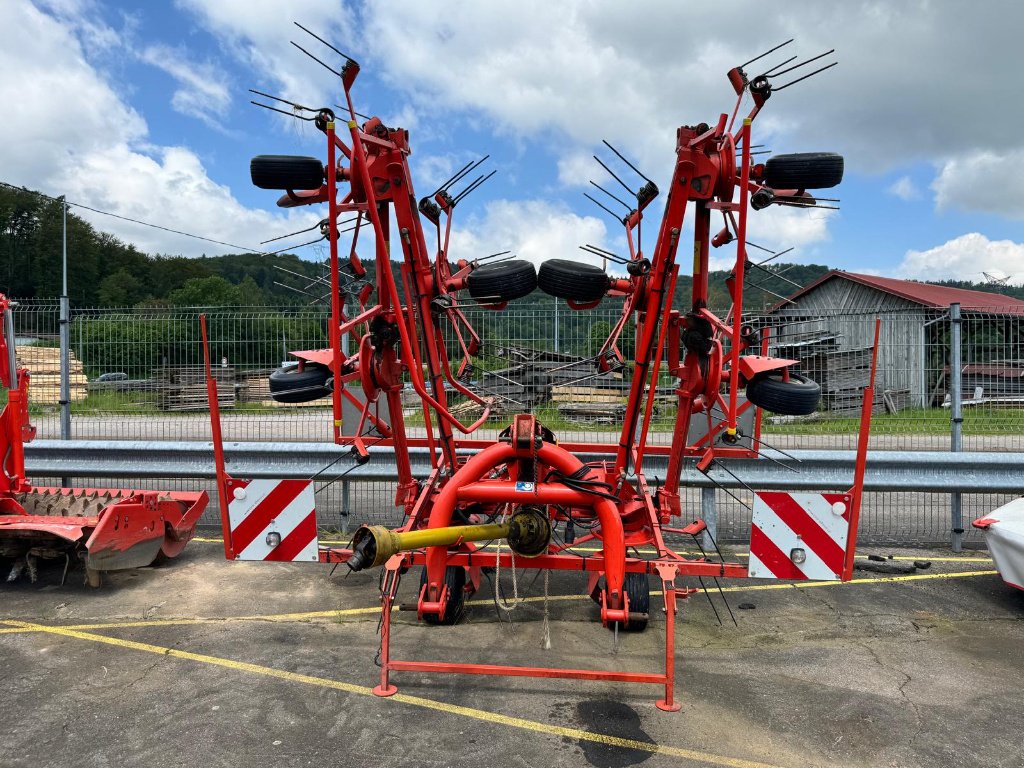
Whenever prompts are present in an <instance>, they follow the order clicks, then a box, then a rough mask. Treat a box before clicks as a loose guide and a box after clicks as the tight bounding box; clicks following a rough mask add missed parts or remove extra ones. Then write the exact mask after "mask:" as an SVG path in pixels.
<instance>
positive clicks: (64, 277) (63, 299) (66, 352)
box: [60, 199, 71, 488]
mask: <svg viewBox="0 0 1024 768" xmlns="http://www.w3.org/2000/svg"><path fill="white" fill-rule="evenodd" d="M61 202H62V203H63V208H64V228H63V234H62V244H61V294H60V439H61V440H70V439H71V306H70V305H71V302H70V300H69V299H68V201H67V199H64V200H62V201H61ZM61 485H62V486H63V487H64V488H67V487H69V485H70V478H67V477H62V478H61Z"/></svg>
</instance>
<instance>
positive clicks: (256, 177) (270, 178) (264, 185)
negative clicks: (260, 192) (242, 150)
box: [249, 155, 324, 190]
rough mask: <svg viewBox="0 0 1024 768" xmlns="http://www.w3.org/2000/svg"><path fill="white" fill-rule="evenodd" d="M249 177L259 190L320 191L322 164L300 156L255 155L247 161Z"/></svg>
mask: <svg viewBox="0 0 1024 768" xmlns="http://www.w3.org/2000/svg"><path fill="white" fill-rule="evenodd" d="M249 175H250V176H251V177H252V183H253V184H255V185H256V186H257V187H259V188H260V189H299V190H310V189H320V187H321V186H322V185H323V183H324V164H323V163H321V162H320V161H319V160H317V159H316V158H315V157H302V156H301V155H257V156H256V157H254V158H253V159H252V160H250V161H249Z"/></svg>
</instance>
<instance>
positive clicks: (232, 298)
mask: <svg viewBox="0 0 1024 768" xmlns="http://www.w3.org/2000/svg"><path fill="white" fill-rule="evenodd" d="M167 299H168V301H170V302H171V304H172V305H173V306H175V307H237V306H238V305H239V304H241V303H242V295H241V291H239V289H238V286H237V285H232V284H231V283H229V282H228V281H227V280H225V279H224V278H223V277H217V276H213V277H194V278H192V279H191V280H188V281H186V283H185V284H184V285H183V286H182V287H181V288H178V289H177V290H174V291H171V293H170V295H169V296H168V297H167Z"/></svg>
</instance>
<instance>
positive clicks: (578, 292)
mask: <svg viewBox="0 0 1024 768" xmlns="http://www.w3.org/2000/svg"><path fill="white" fill-rule="evenodd" d="M608 283H609V278H608V275H606V274H605V271H604V270H603V269H601V268H600V267H596V266H594V265H593V264H583V263H581V262H578V261H569V260H568V259H549V260H548V261H545V262H544V263H543V264H541V265H540V271H539V272H538V273H537V286H538V287H539V288H540V289H541V290H542V291H544V293H546V294H548V295H549V296H557V297H558V298H560V299H569V300H570V301H581V302H590V301H597V300H598V299H601V298H603V297H604V295H605V293H607V292H608Z"/></svg>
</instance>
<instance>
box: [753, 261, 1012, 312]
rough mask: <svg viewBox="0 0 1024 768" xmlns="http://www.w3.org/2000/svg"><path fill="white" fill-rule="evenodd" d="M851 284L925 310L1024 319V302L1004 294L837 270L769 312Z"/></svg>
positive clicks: (820, 278)
mask: <svg viewBox="0 0 1024 768" xmlns="http://www.w3.org/2000/svg"><path fill="white" fill-rule="evenodd" d="M837 277H838V278H842V279H844V280H851V281H853V282H855V283H860V284H861V285H866V286H868V287H869V288H874V289H876V290H879V291H884V292H885V293H891V294H893V295H894V296H899V297H900V298H902V299H906V300H907V301H912V302H914V303H915V304H920V305H922V306H925V307H933V308H937V309H943V308H945V307H948V306H949V305H950V304H952V303H953V302H960V308H961V309H963V310H965V311H976V312H978V311H982V312H993V313H997V314H1011V315H1024V300H1021V299H1015V298H1013V297H1012V296H1006V295H1004V294H1001V293H989V292H987V291H970V290H967V289H966V288H953V287H951V286H948V285H932V284H931V283H919V282H917V281H916V280H897V279H896V278H893V277H878V276H877V275H861V274H857V273H856V272H843V271H842V270H839V269H833V270H832V271H831V272H829V273H828V274H825V275H822V276H821V277H819V278H818V279H817V280H815V281H814V282H813V283H811V284H810V285H807V286H805V287H804V288H802V289H800V290H799V291H797V292H796V293H794V294H793V295H792V296H790V297H789V299H787V300H786V301H780V302H779V303H778V304H776V305H775V306H773V307H772V308H771V309H770V310H769V311H770V312H774V311H775V310H777V309H779V308H781V307H783V306H785V305H786V304H789V302H790V301H794V300H796V299H798V298H799V297H800V296H803V295H804V294H806V293H808V292H809V291H812V290H814V289H815V288H817V287H818V286H819V285H821V284H822V283H824V282H825V281H826V280H831V279H833V278H837Z"/></svg>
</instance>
